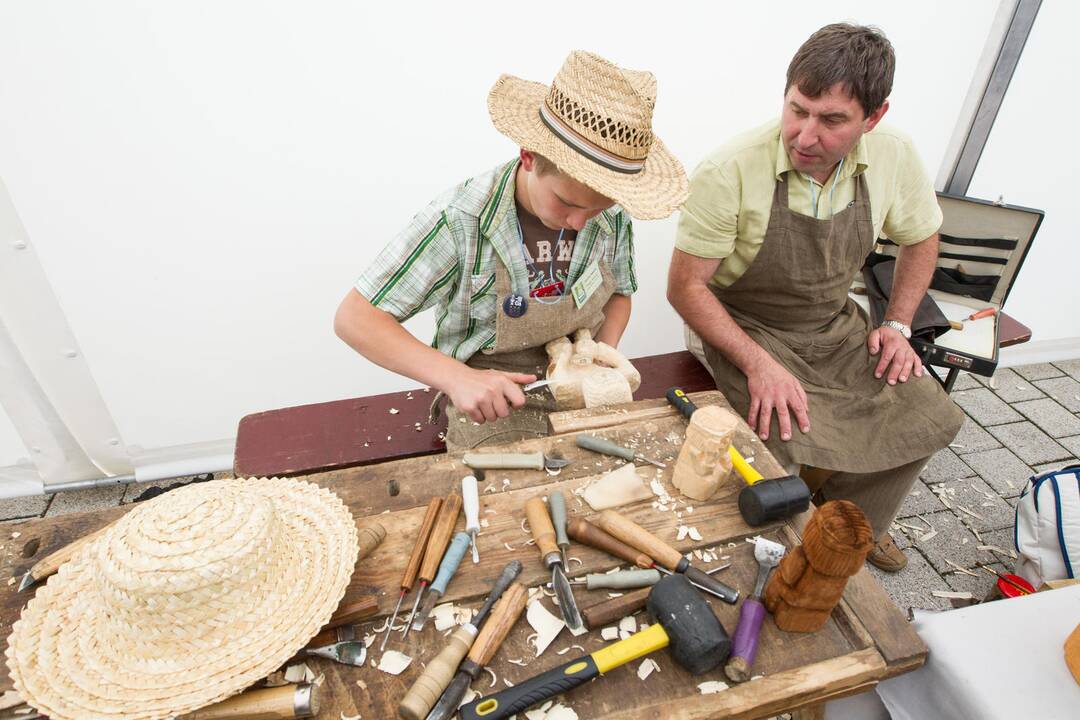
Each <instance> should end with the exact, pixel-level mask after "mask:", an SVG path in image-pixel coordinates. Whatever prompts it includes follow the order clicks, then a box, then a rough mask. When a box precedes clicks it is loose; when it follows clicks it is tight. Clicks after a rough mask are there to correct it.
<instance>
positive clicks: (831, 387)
mask: <svg viewBox="0 0 1080 720" xmlns="http://www.w3.org/2000/svg"><path fill="white" fill-rule="evenodd" d="M873 245H874V226H873V222H872V219H871V214H870V201H869V195H868V193H867V189H866V179H865V177H864V176H863V175H859V176H858V184H857V187H856V190H855V199H854V200H853V201H852V202H851V204H850V205H848V207H847V208H845V209H844V210H842V211H840V212H838V213H836V214H835V215H834V216H833V217H832V218H830V219H828V220H819V219H817V218H813V217H809V216H807V215H801V214H799V213H796V212H793V211H792V210H791V209H790V208H789V207H788V180H787V179H786V178H785V179H782V180H778V181H777V182H776V189H775V191H774V192H773V203H772V210H771V212H770V215H769V225H768V230H767V231H766V233H765V239H764V242H763V244H762V246H761V249H760V250H759V251H758V254H757V257H756V258H755V259H754V261H753V263H752V264H751V265H750V267H749V268H748V269H747V271H746V272H745V273H744V274H743V275H742V276H741V277H740V278H738V279H737V280H736V281H735V282H734V283H732V284H731V286H729V287H727V288H715V287H713V288H712V290H713V292H714V293H715V294H716V296H717V297H718V298H719V299H720V301H721V302H722V303H723V304H724V307H725V308H726V309H727V311H728V312H729V313H731V315H732V317H733V318H734V319H735V321H736V322H738V323H739V325H740V326H741V327H742V328H743V330H745V331H746V333H747V334H748V335H749V336H750V337H751V338H752V339H753V340H754V342H756V343H758V344H759V345H760V346H761V347H762V348H764V349H765V350H766V351H767V352H768V353H769V354H770V355H772V357H773V358H775V359H776V360H777V361H778V362H779V363H780V364H781V365H783V366H784V367H785V368H787V370H788V371H789V372H791V374H792V375H794V376H795V377H796V378H797V379H798V380H799V382H800V383H802V386H803V389H804V390H805V391H806V396H807V403H808V406H809V416H810V432H809V434H806V435H804V434H802V433H801V432H800V431H799V429H798V426H797V424H796V422H795V418H794V416H793V417H792V435H793V437H792V439H791V440H789V441H787V442H784V441H782V440H780V431H779V426H778V424H777V420H776V418H775V416H774V417H773V418H772V423H771V427H770V429H769V440H768V441H767V442H766V445H767V447H768V448H769V451H770V452H772V453H773V455H775V456H776V459H777V460H778V461H779V462H780V464H781V465H785V466H790V465H791V464H795V463H799V464H804V465H812V466H814V467H819V468H828V469H830V470H838V471H844V472H854V473H868V472H877V471H881V470H888V469H891V468H895V467H899V466H901V465H904V464H906V463H910V462H912V461H914V460H918V459H920V458H925V457H927V456H929V455H932V454H933V453H934V452H936V451H938V450H940V449H941V448H943V447H945V446H946V445H948V444H949V442H951V441H952V439H953V438H954V437H955V436H956V433H957V432H959V430H960V426H961V425H962V424H963V420H964V414H963V412H962V411H961V410H960V408H959V407H957V406H956V404H955V403H954V402H953V401H952V400H950V399H949V397H948V395H946V394H945V392H944V390H942V388H941V386H940V385H939V384H938V382H937V381H936V380H935V379H934V378H933V377H932V376H931V375H930V374H929V373H926V374H924V375H923V377H921V378H919V377H915V376H912V377H910V378H909V379H908V381H907V382H906V383H897V384H896V385H889V384H888V383H887V382H886V381H885V379H884V378H881V379H878V378H875V377H874V368H875V366H876V365H877V362H878V357H877V356H872V355H870V352H869V350H867V347H866V340H867V335H868V334H869V333H870V331H871V327H870V320H869V318H868V317H867V315H866V313H865V312H863V311H862V309H861V308H859V306H858V305H856V304H855V302H854V301H853V300H851V298H849V297H848V288H849V286H850V284H851V279H852V278H853V277H855V275H856V274H857V273H858V272H859V269H860V268H861V267H862V265H863V261H864V260H865V258H866V256H867V255H868V254H869V253H870V251H871V249H872V248H873ZM705 356H706V359H707V360H708V361H709V365H710V366H711V368H712V371H713V376H714V377H715V379H716V385H717V388H718V389H719V390H720V391H721V392H722V393H723V394H724V396H725V397H726V398H727V399H728V400H729V401H730V402H731V404H732V406H733V407H734V408H735V409H736V411H738V412H739V413H740V414H742V416H743V417H746V414H747V412H748V411H749V408H750V397H749V393H748V392H747V387H746V376H745V375H744V374H743V373H742V371H741V370H739V368H737V367H735V366H734V365H732V364H731V363H730V362H728V361H727V359H726V358H724V356H723V355H721V354H720V353H719V352H718V351H717V350H716V349H715V348H713V347H711V346H710V345H709V344H708V343H705Z"/></svg>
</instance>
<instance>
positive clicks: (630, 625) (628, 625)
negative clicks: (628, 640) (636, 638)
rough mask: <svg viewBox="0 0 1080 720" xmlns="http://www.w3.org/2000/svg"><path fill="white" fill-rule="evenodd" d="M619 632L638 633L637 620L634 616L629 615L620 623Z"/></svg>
mask: <svg viewBox="0 0 1080 720" xmlns="http://www.w3.org/2000/svg"><path fill="white" fill-rule="evenodd" d="M619 632H628V633H635V632H637V620H635V619H634V616H633V615H627V616H626V617H624V618H623V619H622V620H620V621H619Z"/></svg>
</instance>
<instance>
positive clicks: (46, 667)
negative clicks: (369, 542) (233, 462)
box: [6, 478, 357, 720]
mask: <svg viewBox="0 0 1080 720" xmlns="http://www.w3.org/2000/svg"><path fill="white" fill-rule="evenodd" d="M356 556H357V532H356V525H355V523H354V522H353V518H352V515H351V514H350V513H349V510H348V508H346V507H345V505H344V504H343V503H342V502H341V500H340V499H339V498H338V497H337V496H336V495H334V494H333V493H332V492H330V491H329V490H326V489H324V488H320V487H318V486H316V485H313V484H311V483H307V482H302V481H298V480H290V479H284V478H269V479H268V478H259V479H251V480H222V481H215V482H207V483H199V484H194V485H188V486H187V487H182V488H179V489H177V490H173V491H171V492H168V493H165V494H163V495H161V496H159V497H157V498H154V499H153V500H150V501H147V502H146V503H145V504H142V505H140V506H138V507H136V508H134V509H132V510H131V511H129V512H128V514H127V515H125V516H123V517H122V518H121V519H120V520H119V521H118V522H117V523H116V525H115V526H114V527H113V528H111V529H110V530H109V531H108V532H106V533H105V534H104V535H103V536H102V537H101V538H99V539H98V540H96V541H95V542H93V543H92V544H91V545H89V546H88V547H87V548H85V549H84V550H83V551H82V552H81V553H79V554H78V555H76V556H75V557H74V558H73V559H72V560H71V561H70V562H68V563H66V564H64V565H62V566H61V567H60V571H59V572H58V573H57V574H56V575H54V576H52V577H51V578H49V581H48V583H47V584H46V585H45V586H44V587H41V588H39V589H38V591H37V594H36V595H35V597H34V598H33V599H32V600H31V601H30V602H29V604H28V605H27V606H26V608H25V610H23V613H22V617H21V618H20V619H19V620H18V622H16V623H15V627H14V629H13V631H12V633H11V637H10V638H9V640H8V648H7V651H6V654H7V663H8V668H9V669H10V671H11V679H12V681H13V682H14V684H15V688H16V690H18V692H19V693H20V695H22V697H23V698H24V699H25V700H26V701H27V702H28V703H29V704H30V705H32V706H33V707H35V708H37V709H38V710H40V711H42V712H43V713H45V714H47V715H48V716H49V717H51V718H53V719H54V720H59V719H61V718H79V719H80V720H85V718H116V719H119V718H124V719H127V718H167V717H171V716H173V715H179V714H181V713H185V712H189V711H191V710H194V709H196V708H199V707H202V706H204V705H208V704H210V703H213V702H217V701H219V700H222V699H224V698H226V697H228V696H230V695H232V694H234V693H237V692H239V691H240V690H243V689H244V688H246V687H248V686H249V685H251V684H252V683H254V682H256V681H257V680H259V679H260V678H263V677H265V676H266V675H268V674H270V673H271V672H273V671H274V670H276V669H277V668H278V667H280V666H281V665H282V664H283V663H284V662H285V661H287V660H288V659H289V658H291V657H292V656H293V655H294V654H295V653H296V652H297V651H298V650H300V649H301V648H302V647H303V646H304V645H305V644H307V642H308V641H309V640H310V639H311V638H312V637H314V636H315V635H316V634H317V633H318V631H319V629H320V628H321V627H322V626H323V625H325V624H326V622H327V621H328V620H329V619H330V615H331V614H332V613H333V612H334V610H335V609H336V608H337V606H338V603H339V602H340V601H341V599H342V597H343V596H344V594H345V589H346V587H347V586H348V583H349V578H350V577H351V575H352V572H353V567H354V566H355V564H356Z"/></svg>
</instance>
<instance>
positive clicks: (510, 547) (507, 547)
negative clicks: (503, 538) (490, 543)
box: [503, 542, 514, 552]
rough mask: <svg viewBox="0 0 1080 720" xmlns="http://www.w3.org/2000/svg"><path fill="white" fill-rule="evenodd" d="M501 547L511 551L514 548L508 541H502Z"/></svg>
mask: <svg viewBox="0 0 1080 720" xmlns="http://www.w3.org/2000/svg"><path fill="white" fill-rule="evenodd" d="M503 547H504V548H506V549H507V550H510V551H511V552H513V550H514V546H513V545H511V544H510V543H508V542H504V543H503Z"/></svg>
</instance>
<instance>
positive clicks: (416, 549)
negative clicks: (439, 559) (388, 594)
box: [379, 497, 443, 650]
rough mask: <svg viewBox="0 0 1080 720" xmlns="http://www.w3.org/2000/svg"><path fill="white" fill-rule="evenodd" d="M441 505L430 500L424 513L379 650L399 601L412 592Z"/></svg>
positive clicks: (392, 620)
mask: <svg viewBox="0 0 1080 720" xmlns="http://www.w3.org/2000/svg"><path fill="white" fill-rule="evenodd" d="M442 503H443V501H442V498H438V497H436V498H431V501H430V502H429V503H428V506H427V510H426V511H425V512H424V520H423V521H422V522H421V523H420V534H419V535H417V537H416V541H415V542H414V543H413V549H412V555H410V556H409V563H408V565H406V566H405V572H404V573H403V574H402V576H401V592H400V593H398V599H397V605H395V606H394V614H393V615H392V616H391V617H390V622H388V623H387V624H386V634H385V635H383V639H382V642H381V643H379V650H385V649H386V641H387V639H389V637H390V630H391V628H393V627H394V621H395V620H397V614H398V611H399V610H401V601H402V600H404V599H405V596H406V595H408V594H409V593H410V592H412V589H413V586H414V585H415V584H416V574H417V573H418V572H420V562H421V561H422V560H423V559H424V548H425V547H427V541H428V538H429V537H431V528H433V527H434V526H435V520H436V519H437V518H438V517H439V510H441V509H442Z"/></svg>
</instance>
